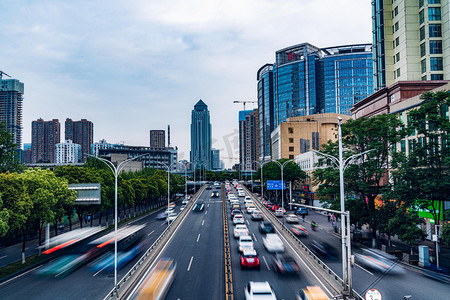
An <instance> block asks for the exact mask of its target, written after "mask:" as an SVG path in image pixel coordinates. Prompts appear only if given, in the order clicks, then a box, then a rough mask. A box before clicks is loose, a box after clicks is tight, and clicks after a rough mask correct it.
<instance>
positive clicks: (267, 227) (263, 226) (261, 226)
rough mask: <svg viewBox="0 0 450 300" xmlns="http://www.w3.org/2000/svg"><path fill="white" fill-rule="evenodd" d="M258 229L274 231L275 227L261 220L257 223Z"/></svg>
mask: <svg viewBox="0 0 450 300" xmlns="http://www.w3.org/2000/svg"><path fill="white" fill-rule="evenodd" d="M259 231H260V232H261V233H274V232H275V228H274V227H273V225H272V223H269V222H261V223H260V224H259Z"/></svg>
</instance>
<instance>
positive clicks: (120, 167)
mask: <svg viewBox="0 0 450 300" xmlns="http://www.w3.org/2000/svg"><path fill="white" fill-rule="evenodd" d="M145 155H148V153H145V154H142V155H138V156H136V157H133V158H129V159H127V160H124V161H123V162H121V163H120V164H119V165H118V166H117V167H116V166H115V165H114V164H113V163H112V162H110V161H109V160H106V159H104V158H101V157H98V156H94V155H91V154H89V156H90V157H93V158H96V159H98V160H100V161H102V162H104V163H105V164H106V165H107V166H108V168H109V169H110V170H111V171H112V172H113V174H114V290H115V292H116V294H117V293H118V291H117V178H118V177H119V174H120V172H121V171H122V170H123V168H124V167H125V165H126V164H127V163H129V162H130V161H132V160H135V159H137V158H139V157H142V156H145Z"/></svg>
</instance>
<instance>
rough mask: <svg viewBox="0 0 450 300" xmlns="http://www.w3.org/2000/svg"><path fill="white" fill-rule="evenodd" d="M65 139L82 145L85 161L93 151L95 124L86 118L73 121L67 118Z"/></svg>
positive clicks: (82, 156)
mask: <svg viewBox="0 0 450 300" xmlns="http://www.w3.org/2000/svg"><path fill="white" fill-rule="evenodd" d="M64 136H65V140H71V141H73V143H75V144H79V145H81V160H82V162H85V161H86V160H87V158H88V157H89V154H90V153H91V145H92V143H93V142H94V124H93V123H92V122H91V121H88V120H86V119H81V120H80V121H73V120H72V119H69V118H67V119H66V123H65V135H64Z"/></svg>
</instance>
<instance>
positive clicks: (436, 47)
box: [430, 41, 442, 54]
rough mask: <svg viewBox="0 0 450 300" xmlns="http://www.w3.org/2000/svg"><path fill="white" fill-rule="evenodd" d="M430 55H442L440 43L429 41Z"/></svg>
mask: <svg viewBox="0 0 450 300" xmlns="http://www.w3.org/2000/svg"><path fill="white" fill-rule="evenodd" d="M430 54H442V41H430Z"/></svg>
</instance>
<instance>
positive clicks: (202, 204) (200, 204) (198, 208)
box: [192, 202, 205, 212]
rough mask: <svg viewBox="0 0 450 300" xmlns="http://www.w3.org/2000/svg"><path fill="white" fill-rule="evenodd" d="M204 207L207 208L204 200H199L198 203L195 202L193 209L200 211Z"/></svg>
mask: <svg viewBox="0 0 450 300" xmlns="http://www.w3.org/2000/svg"><path fill="white" fill-rule="evenodd" d="M204 208H205V204H204V203H203V202H197V203H195V205H194V208H193V209H192V210H193V211H196V212H199V211H203V209H204Z"/></svg>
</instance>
